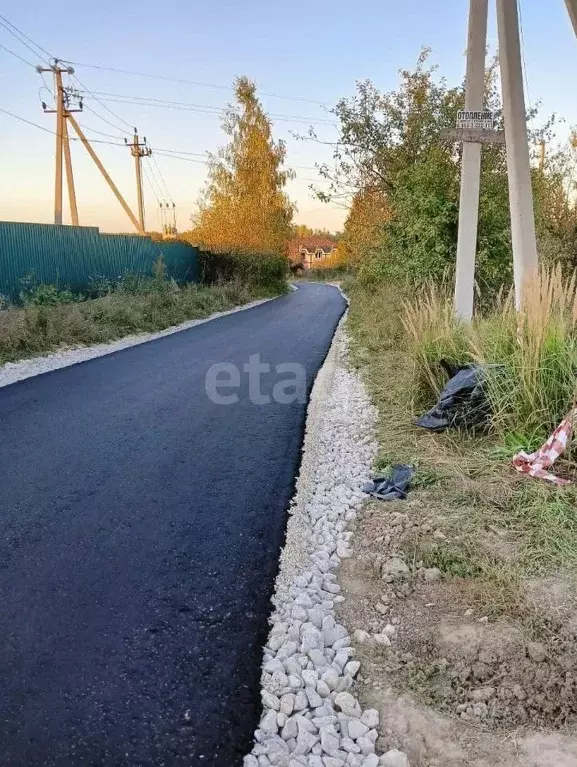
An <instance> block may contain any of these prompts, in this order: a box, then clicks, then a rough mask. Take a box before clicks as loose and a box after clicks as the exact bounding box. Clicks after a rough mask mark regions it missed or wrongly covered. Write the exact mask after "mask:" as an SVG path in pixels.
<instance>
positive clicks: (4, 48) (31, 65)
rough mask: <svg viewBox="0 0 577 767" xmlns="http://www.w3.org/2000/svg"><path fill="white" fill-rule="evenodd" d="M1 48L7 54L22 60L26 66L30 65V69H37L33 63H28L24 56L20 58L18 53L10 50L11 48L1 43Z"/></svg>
mask: <svg viewBox="0 0 577 767" xmlns="http://www.w3.org/2000/svg"><path fill="white" fill-rule="evenodd" d="M0 48H2V50H4V51H6V53H10V54H11V55H12V56H14V57H15V58H17V59H20V61H22V62H23V63H24V64H28V66H29V67H32V68H33V69H36V64H32V62H31V61H28V60H27V59H24V58H22V56H19V55H18V54H17V53H14V51H12V50H10V48H7V47H6V46H5V45H2V43H0Z"/></svg>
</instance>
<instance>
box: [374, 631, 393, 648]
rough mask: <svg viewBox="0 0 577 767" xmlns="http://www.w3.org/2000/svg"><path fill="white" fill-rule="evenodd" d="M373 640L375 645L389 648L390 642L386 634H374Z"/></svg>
mask: <svg viewBox="0 0 577 767" xmlns="http://www.w3.org/2000/svg"><path fill="white" fill-rule="evenodd" d="M373 640H374V641H375V644H378V645H381V646H382V647H390V646H391V640H390V638H389V637H388V636H387V635H386V634H375V635H374V636H373Z"/></svg>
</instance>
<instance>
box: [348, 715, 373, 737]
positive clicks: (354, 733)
mask: <svg viewBox="0 0 577 767" xmlns="http://www.w3.org/2000/svg"><path fill="white" fill-rule="evenodd" d="M348 730H349V738H352V739H353V740H357V739H358V738H362V737H363V736H364V735H366V734H367V732H368V731H369V728H368V727H367V726H366V724H363V723H362V722H361V721H360V719H351V721H350V722H349V723H348Z"/></svg>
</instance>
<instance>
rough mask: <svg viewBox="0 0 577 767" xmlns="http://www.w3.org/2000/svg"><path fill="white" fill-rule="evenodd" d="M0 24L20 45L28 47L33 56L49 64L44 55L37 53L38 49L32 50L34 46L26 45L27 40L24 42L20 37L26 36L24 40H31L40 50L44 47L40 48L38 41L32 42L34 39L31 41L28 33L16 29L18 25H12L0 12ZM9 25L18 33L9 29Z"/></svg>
mask: <svg viewBox="0 0 577 767" xmlns="http://www.w3.org/2000/svg"><path fill="white" fill-rule="evenodd" d="M4 22H6V23H4ZM0 26H2V27H4V29H5V30H6V31H7V32H8V33H9V34H11V35H12V37H15V38H16V40H18V42H19V43H20V45H23V46H24V47H25V48H28V50H29V51H30V52H31V53H33V54H34V56H38V58H39V59H41V60H42V61H43V62H44V63H45V64H47V65H48V66H49V65H50V64H49V61H47V60H46V59H45V58H44V56H41V55H40V54H39V53H38V51H36V50H34V48H33V47H32V46H31V45H28V43H27V42H25V40H23V39H22V37H25V38H26V40H30V42H32V43H33V44H34V45H35V46H36V47H37V48H38V49H39V50H41V51H44V48H42V46H41V45H38V43H35V42H34V41H33V40H32V39H31V38H30V37H28V35H26V34H24V32H21V31H20V30H19V29H18V27H16V26H14V24H12V22H10V21H8V19H6V18H5V17H4V16H2V15H1V14H0ZM10 27H13V28H14V29H15V30H16V32H17V33H18V34H17V33H16V32H14V31H13V30H12V29H10ZM48 57H50V54H48Z"/></svg>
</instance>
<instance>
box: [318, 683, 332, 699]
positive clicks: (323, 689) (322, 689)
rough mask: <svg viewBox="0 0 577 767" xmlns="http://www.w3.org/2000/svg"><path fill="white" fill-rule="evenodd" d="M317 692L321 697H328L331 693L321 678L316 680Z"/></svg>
mask: <svg viewBox="0 0 577 767" xmlns="http://www.w3.org/2000/svg"><path fill="white" fill-rule="evenodd" d="M317 692H318V694H319V695H320V696H321V698H328V697H329V695H330V694H331V690H330V687H329V686H328V684H327V683H326V682H325V681H323V680H322V679H319V680H318V682H317Z"/></svg>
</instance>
